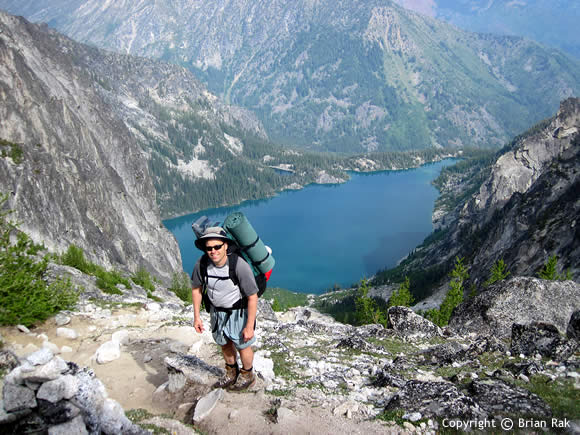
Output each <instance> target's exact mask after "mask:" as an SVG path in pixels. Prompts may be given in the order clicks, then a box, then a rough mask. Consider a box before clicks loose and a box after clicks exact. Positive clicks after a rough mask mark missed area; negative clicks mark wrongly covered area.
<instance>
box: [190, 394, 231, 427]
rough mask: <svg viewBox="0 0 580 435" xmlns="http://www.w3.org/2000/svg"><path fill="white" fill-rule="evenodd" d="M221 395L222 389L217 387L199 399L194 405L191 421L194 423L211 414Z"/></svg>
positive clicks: (222, 395)
mask: <svg viewBox="0 0 580 435" xmlns="http://www.w3.org/2000/svg"><path fill="white" fill-rule="evenodd" d="M223 397H224V390H222V389H221V388H218V389H215V390H213V391H211V392H210V393H208V394H206V395H205V396H203V397H202V398H201V399H199V401H198V402H197V405H196V406H195V411H194V414H193V421H194V422H195V423H199V422H200V421H202V420H203V419H204V418H206V417H207V416H208V415H209V414H211V412H212V411H213V409H214V408H215V406H216V405H217V403H218V401H220V400H221V399H222V398H223Z"/></svg>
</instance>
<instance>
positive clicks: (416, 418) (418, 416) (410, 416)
mask: <svg viewBox="0 0 580 435" xmlns="http://www.w3.org/2000/svg"><path fill="white" fill-rule="evenodd" d="M422 417H423V416H422V415H421V413H420V412H411V413H409V414H405V415H403V418H404V419H405V420H409V421H419V420H421V418H422Z"/></svg>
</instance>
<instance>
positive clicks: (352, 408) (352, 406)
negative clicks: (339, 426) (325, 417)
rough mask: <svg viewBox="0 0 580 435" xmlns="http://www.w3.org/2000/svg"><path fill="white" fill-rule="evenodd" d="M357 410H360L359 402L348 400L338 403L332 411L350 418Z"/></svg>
mask: <svg viewBox="0 0 580 435" xmlns="http://www.w3.org/2000/svg"><path fill="white" fill-rule="evenodd" d="M357 411H358V403H356V402H352V401H348V402H344V403H342V404H340V405H338V406H337V407H336V408H334V409H333V411H332V413H333V414H334V415H336V416H339V415H345V416H347V417H348V418H352V413H353V412H357ZM349 415H350V417H349Z"/></svg>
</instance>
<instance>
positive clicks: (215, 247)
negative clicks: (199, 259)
mask: <svg viewBox="0 0 580 435" xmlns="http://www.w3.org/2000/svg"><path fill="white" fill-rule="evenodd" d="M222 246H224V244H223V243H222V244H221V245H213V246H206V247H205V250H206V251H207V252H211V251H213V250H216V251H219V250H220V249H222Z"/></svg>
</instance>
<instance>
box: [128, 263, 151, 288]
mask: <svg viewBox="0 0 580 435" xmlns="http://www.w3.org/2000/svg"><path fill="white" fill-rule="evenodd" d="M131 279H132V280H133V282H134V283H135V284H137V285H140V286H141V287H143V288H144V289H145V290H147V293H150V292H154V291H155V284H153V278H151V274H150V273H149V272H148V271H147V269H145V268H144V267H140V268H139V270H137V272H135V274H134V275H133V276H132V277H131Z"/></svg>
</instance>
